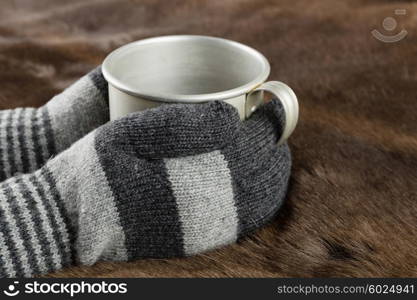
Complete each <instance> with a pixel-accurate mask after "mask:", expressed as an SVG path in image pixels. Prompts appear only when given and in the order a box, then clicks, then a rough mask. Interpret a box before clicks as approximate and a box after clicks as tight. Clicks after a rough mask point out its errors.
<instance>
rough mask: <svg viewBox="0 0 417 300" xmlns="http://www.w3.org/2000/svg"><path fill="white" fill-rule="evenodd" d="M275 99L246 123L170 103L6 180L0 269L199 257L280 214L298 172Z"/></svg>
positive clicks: (230, 112) (27, 272)
mask: <svg viewBox="0 0 417 300" xmlns="http://www.w3.org/2000/svg"><path fill="white" fill-rule="evenodd" d="M282 116H283V113H282V110H281V107H280V105H279V104H278V101H275V100H273V101H272V102H270V103H268V104H266V105H264V106H263V107H261V108H260V109H259V110H258V111H256V112H255V113H254V114H253V115H252V116H251V117H250V118H249V119H248V120H246V121H243V122H242V121H240V120H239V116H238V113H237V111H236V110H235V109H234V108H233V107H232V106H230V105H228V104H226V103H224V102H217V101H214V102H210V103H205V104H195V105H190V104H187V105H185V104H172V105H164V106H160V107H158V108H155V109H150V110H146V111H143V112H137V113H133V114H130V115H128V116H126V117H124V118H121V119H119V120H116V121H113V122H109V123H107V124H106V125H104V126H102V127H100V128H98V129H97V130H95V131H93V132H91V133H90V134H88V135H87V136H85V137H84V138H82V139H81V140H79V141H78V142H76V143H75V144H74V145H73V146H71V147H70V148H69V149H68V150H66V151H64V152H62V153H61V154H59V155H58V156H56V157H55V158H53V159H52V160H50V161H49V162H48V163H47V164H46V165H45V166H44V167H42V168H41V169H40V170H38V171H36V172H34V173H32V174H27V175H21V176H17V177H13V178H11V179H9V180H7V181H5V182H3V183H1V184H0V274H1V276H8V277H10V276H33V275H36V274H41V273H46V272H50V271H54V270H58V269H60V268H62V267H65V266H70V265H72V264H87V265H90V264H93V263H95V262H97V261H98V260H116V261H127V260H134V259H138V258H145V257H155V258H167V257H173V256H184V255H192V254H197V253H200V252H203V251H207V250H210V249H213V248H217V247H221V246H223V245H226V244H229V243H232V242H234V241H236V239H238V238H239V237H241V236H243V235H245V234H247V233H248V232H250V231H252V230H254V229H256V228H258V227H260V226H262V225H263V224H265V223H266V222H267V221H268V220H270V219H271V218H272V217H273V216H274V214H275V212H276V211H277V210H278V209H279V207H280V206H281V204H282V201H283V199H284V197H285V194H286V188H287V183H288V179H289V174H290V161H291V159H290V152H289V149H288V146H287V145H286V144H283V145H281V146H277V141H278V139H279V137H280V134H281V132H282V129H281V128H282V123H283V120H282Z"/></svg>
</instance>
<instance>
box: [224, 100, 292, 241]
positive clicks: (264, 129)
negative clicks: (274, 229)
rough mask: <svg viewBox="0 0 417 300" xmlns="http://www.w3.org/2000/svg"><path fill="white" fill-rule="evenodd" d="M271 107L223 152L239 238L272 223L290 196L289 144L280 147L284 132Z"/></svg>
mask: <svg viewBox="0 0 417 300" xmlns="http://www.w3.org/2000/svg"><path fill="white" fill-rule="evenodd" d="M271 105H275V104H274V103H273V102H269V103H268V104H266V105H265V106H262V107H260V108H259V109H258V110H257V111H256V113H254V114H253V115H252V116H251V118H250V119H248V120H246V121H245V122H244V123H242V126H241V128H240V130H239V131H238V132H236V136H235V137H234V141H233V143H231V144H228V145H226V146H225V147H223V148H222V149H221V152H222V154H223V155H224V157H225V159H226V160H227V162H228V167H229V169H230V174H231V177H232V180H233V194H234V196H235V205H236V208H237V213H238V216H239V230H238V231H239V237H240V236H243V235H245V234H247V233H249V232H251V231H253V230H255V229H257V228H259V227H260V226H261V225H263V224H265V223H266V222H268V221H269V220H270V219H271V218H272V217H273V216H274V215H275V213H276V212H277V210H278V209H279V208H280V206H281V205H282V203H283V201H284V198H285V195H286V190H287V186H288V180H289V176H290V171H291V155H290V152H289V149H288V145H287V144H283V145H281V146H277V141H278V137H279V135H280V132H282V130H281V128H280V126H281V125H280V121H279V120H278V119H277V117H276V115H275V114H274V112H273V108H271ZM277 115H284V114H283V113H277Z"/></svg>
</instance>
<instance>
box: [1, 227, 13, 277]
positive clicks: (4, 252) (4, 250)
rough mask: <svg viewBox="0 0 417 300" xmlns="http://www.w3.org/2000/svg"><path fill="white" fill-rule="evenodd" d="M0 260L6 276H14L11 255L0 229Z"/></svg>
mask: <svg viewBox="0 0 417 300" xmlns="http://www.w3.org/2000/svg"><path fill="white" fill-rule="evenodd" d="M0 257H1V258H0V261H1V262H2V266H3V268H4V271H5V273H6V274H5V275H6V276H7V277H16V276H17V274H16V271H15V270H14V267H13V263H12V257H11V255H10V250H9V247H8V246H7V244H6V242H5V237H4V235H3V232H1V231H0Z"/></svg>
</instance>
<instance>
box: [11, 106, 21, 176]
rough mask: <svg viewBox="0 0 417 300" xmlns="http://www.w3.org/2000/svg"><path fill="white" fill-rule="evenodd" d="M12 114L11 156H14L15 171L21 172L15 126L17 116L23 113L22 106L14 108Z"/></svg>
mask: <svg viewBox="0 0 417 300" xmlns="http://www.w3.org/2000/svg"><path fill="white" fill-rule="evenodd" d="M13 112H14V113H13V116H12V124H11V125H12V136H13V149H14V151H13V156H14V162H15V166H16V171H17V172H22V171H23V166H22V155H21V148H20V147H21V145H20V143H19V130H18V129H17V126H18V124H19V118H20V114H21V113H23V108H20V107H19V108H16V109H15V110H14V111H13ZM12 175H13V174H12Z"/></svg>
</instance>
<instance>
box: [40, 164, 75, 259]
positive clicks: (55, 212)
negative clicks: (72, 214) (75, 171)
mask: <svg viewBox="0 0 417 300" xmlns="http://www.w3.org/2000/svg"><path fill="white" fill-rule="evenodd" d="M38 179H39V183H40V184H41V185H42V186H43V187H44V190H45V197H46V199H45V200H46V201H48V202H49V204H50V206H51V208H52V214H53V215H54V217H55V220H56V223H57V224H58V228H57V230H58V231H59V232H60V233H61V235H62V241H63V243H64V247H65V253H67V254H68V253H71V249H70V247H69V244H70V238H69V235H68V231H67V226H66V225H65V222H64V219H63V218H62V216H61V213H60V212H59V209H58V206H57V205H56V202H55V199H54V197H53V195H52V192H51V187H50V185H49V183H48V181H47V180H46V179H45V178H44V176H43V174H42V173H41V172H39V177H38Z"/></svg>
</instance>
